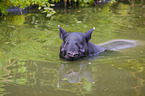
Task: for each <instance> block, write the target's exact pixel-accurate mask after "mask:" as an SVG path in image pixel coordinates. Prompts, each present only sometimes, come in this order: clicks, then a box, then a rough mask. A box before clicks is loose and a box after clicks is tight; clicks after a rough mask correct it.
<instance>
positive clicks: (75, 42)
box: [58, 25, 136, 61]
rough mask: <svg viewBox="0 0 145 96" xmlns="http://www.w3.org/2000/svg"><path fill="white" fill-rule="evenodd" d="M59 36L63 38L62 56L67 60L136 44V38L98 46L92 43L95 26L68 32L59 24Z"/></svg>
mask: <svg viewBox="0 0 145 96" xmlns="http://www.w3.org/2000/svg"><path fill="white" fill-rule="evenodd" d="M58 27H59V36H60V38H61V39H62V40H63V43H62V45H61V47H60V54H59V55H60V58H63V59H66V60H70V61H72V60H77V59H80V58H83V57H87V56H93V55H99V54H101V53H103V52H104V51H106V50H111V51H117V50H120V49H125V48H131V47H134V46H136V44H135V41H134V40H114V41H109V42H107V43H104V44H103V45H101V46H97V45H95V44H93V43H91V42H90V41H89V40H90V39H91V34H92V32H93V31H94V29H95V28H94V27H93V28H92V29H90V30H89V31H87V32H86V33H80V32H71V33H67V32H66V31H65V30H64V29H63V28H61V27H60V26H59V25H58Z"/></svg>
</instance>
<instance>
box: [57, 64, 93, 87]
mask: <svg viewBox="0 0 145 96" xmlns="http://www.w3.org/2000/svg"><path fill="white" fill-rule="evenodd" d="M82 77H85V78H86V79H87V81H89V82H93V78H92V68H91V64H62V65H61V67H60V69H59V84H58V87H60V86H61V82H63V81H65V80H66V81H68V82H69V83H77V82H81V81H82Z"/></svg>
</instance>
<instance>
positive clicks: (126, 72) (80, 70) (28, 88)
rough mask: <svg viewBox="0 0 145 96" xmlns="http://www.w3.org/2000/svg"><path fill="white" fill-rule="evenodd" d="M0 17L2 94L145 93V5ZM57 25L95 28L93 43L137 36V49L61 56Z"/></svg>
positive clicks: (121, 95)
mask: <svg viewBox="0 0 145 96" xmlns="http://www.w3.org/2000/svg"><path fill="white" fill-rule="evenodd" d="M56 11H57V13H56V14H55V15H54V16H52V17H51V18H46V17H45V14H41V13H36V12H35V13H33V12H32V13H31V12H30V13H29V14H25V15H9V16H7V17H4V18H3V19H1V21H0V26H1V27H0V96H77V95H78V96H145V91H144V90H145V43H144V42H145V5H144V4H135V5H134V6H133V5H128V4H123V3H118V4H115V5H111V4H107V5H104V6H102V7H101V8H98V7H97V8H94V7H91V8H72V9H68V10H64V9H56ZM58 25H60V26H61V27H62V28H64V29H65V30H66V31H68V32H86V31H87V30H89V29H91V28H92V27H95V28H96V29H95V30H94V32H93V34H92V39H91V42H93V43H94V44H100V43H104V42H107V41H109V40H114V39H130V40H138V44H137V46H136V47H134V48H130V49H125V50H121V51H119V52H112V53H105V54H103V55H101V56H99V58H97V57H96V58H92V59H86V60H79V61H73V62H70V61H65V60H60V59H59V47H60V45H61V43H62V40H61V39H60V38H59V30H58V27H57V26H58Z"/></svg>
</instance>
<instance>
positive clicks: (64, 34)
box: [58, 25, 68, 39]
mask: <svg viewBox="0 0 145 96" xmlns="http://www.w3.org/2000/svg"><path fill="white" fill-rule="evenodd" d="M58 27H59V37H60V38H61V39H63V38H64V36H66V35H67V34H68V33H67V32H66V31H65V30H64V29H63V28H61V27H60V25H58Z"/></svg>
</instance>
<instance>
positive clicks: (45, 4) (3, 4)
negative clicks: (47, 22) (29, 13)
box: [0, 0, 56, 17]
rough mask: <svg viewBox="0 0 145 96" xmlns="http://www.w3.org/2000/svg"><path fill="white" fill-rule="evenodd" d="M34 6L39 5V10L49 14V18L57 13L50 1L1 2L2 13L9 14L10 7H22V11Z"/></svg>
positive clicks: (13, 0)
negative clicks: (51, 6)
mask: <svg viewBox="0 0 145 96" xmlns="http://www.w3.org/2000/svg"><path fill="white" fill-rule="evenodd" d="M34 4H35V5H38V6H39V7H38V9H39V10H40V9H42V10H43V12H45V13H46V14H47V17H50V16H51V15H53V14H55V13H56V12H55V11H54V10H53V9H52V8H50V3H49V2H48V0H2V1H1V2H0V12H1V13H3V14H7V9H8V7H11V6H15V7H20V9H24V8H25V7H29V6H31V5H34Z"/></svg>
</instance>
